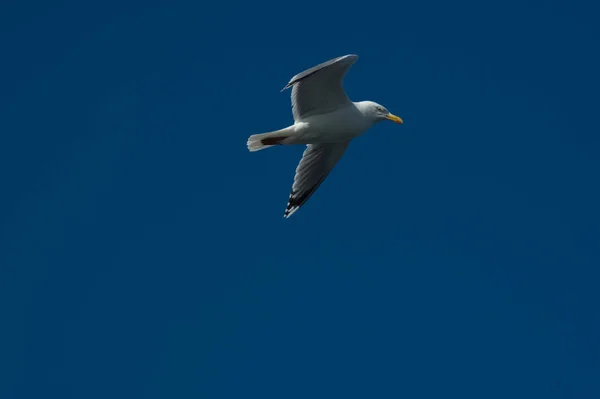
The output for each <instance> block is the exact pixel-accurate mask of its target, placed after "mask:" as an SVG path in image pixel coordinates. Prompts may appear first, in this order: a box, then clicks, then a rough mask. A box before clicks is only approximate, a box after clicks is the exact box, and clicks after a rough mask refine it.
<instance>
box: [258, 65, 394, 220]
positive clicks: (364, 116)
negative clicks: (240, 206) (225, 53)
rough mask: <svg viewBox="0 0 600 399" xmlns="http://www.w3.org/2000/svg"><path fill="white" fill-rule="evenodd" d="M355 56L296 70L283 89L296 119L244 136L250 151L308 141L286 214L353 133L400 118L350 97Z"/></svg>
mask: <svg viewBox="0 0 600 399" xmlns="http://www.w3.org/2000/svg"><path fill="white" fill-rule="evenodd" d="M357 60H358V56H357V55H355V54H348V55H344V56H341V57H337V58H334V59H331V60H329V61H326V62H324V63H322V64H319V65H317V66H314V67H312V68H310V69H307V70H306V71H304V72H301V73H299V74H297V75H295V76H294V77H293V78H292V79H291V80H290V81H289V82H288V84H287V85H286V86H285V87H284V88H283V89H282V90H281V91H284V90H286V89H289V88H290V87H291V88H292V114H293V116H294V124H293V125H291V126H288V127H286V128H284V129H280V130H276V131H272V132H269V133H262V134H254V135H251V136H250V137H249V138H248V142H247V146H248V150H250V151H252V152H253V151H260V150H264V149H265V148H269V147H273V146H276V145H295V144H301V145H306V149H305V150H304V153H303V155H302V159H301V160H300V163H299V164H298V167H297V168H296V175H295V177H294V183H293V185H292V191H291V193H290V198H289V200H288V203H287V206H286V208H285V212H284V215H283V216H284V218H289V217H290V216H292V215H293V214H294V213H295V212H296V211H297V210H298V209H300V207H301V206H302V205H304V204H305V203H306V201H307V200H308V199H309V198H310V197H311V196H312V195H313V194H314V192H315V191H316V190H317V188H319V186H320V185H321V183H323V181H324V180H325V178H326V177H327V176H328V175H329V172H331V170H332V169H333V167H334V166H335V164H336V163H337V162H338V161H339V160H340V158H341V157H342V155H344V151H346V148H347V147H348V144H350V141H351V140H352V139H353V138H355V137H358V136H360V135H361V134H363V133H364V132H365V131H367V130H368V129H369V128H370V127H371V126H373V125H374V124H375V123H377V122H380V121H383V120H390V121H393V122H396V123H399V124H402V123H404V122H403V121H402V119H401V118H400V117H398V116H396V115H394V114H391V113H390V111H388V110H387V109H386V108H385V107H384V106H382V105H380V104H377V103H376V102H373V101H359V102H352V101H351V100H350V99H349V98H348V96H347V95H346V92H345V91H344V87H343V80H344V76H345V75H346V72H348V69H350V67H351V66H352V65H353V64H354V63H355V62H356V61H357Z"/></svg>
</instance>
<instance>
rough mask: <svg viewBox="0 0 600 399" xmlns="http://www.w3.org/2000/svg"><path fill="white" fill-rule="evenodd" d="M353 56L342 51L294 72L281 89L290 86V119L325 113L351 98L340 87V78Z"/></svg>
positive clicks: (349, 65) (354, 57)
mask: <svg viewBox="0 0 600 399" xmlns="http://www.w3.org/2000/svg"><path fill="white" fill-rule="evenodd" d="M357 60H358V56H357V55H354V54H349V55H344V56H342V57H338V58H334V59H332V60H329V61H327V62H324V63H322V64H319V65H317V66H314V67H312V68H310V69H307V70H306V71H304V72H302V73H299V74H298V75H296V76H294V77H293V78H292V79H291V80H290V82H289V83H288V84H287V85H286V86H285V87H284V88H283V90H285V89H287V88H290V87H292V113H293V114H294V120H298V119H300V118H301V117H303V116H308V115H312V114H322V113H326V112H329V111H332V110H334V109H337V108H339V107H342V106H344V105H348V104H350V103H351V101H350V99H349V98H348V96H347V95H346V92H345V91H344V87H343V80H344V76H345V75H346V72H347V71H348V69H350V67H351V66H352V64H354V63H355V62H356V61H357ZM283 90H282V91H283Z"/></svg>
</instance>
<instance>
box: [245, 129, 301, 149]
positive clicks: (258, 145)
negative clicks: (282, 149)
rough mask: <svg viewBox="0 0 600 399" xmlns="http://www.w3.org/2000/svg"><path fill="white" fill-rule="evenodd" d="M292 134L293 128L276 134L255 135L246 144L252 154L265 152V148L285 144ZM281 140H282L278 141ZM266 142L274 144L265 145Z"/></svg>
mask: <svg viewBox="0 0 600 399" xmlns="http://www.w3.org/2000/svg"><path fill="white" fill-rule="evenodd" d="M292 134H294V127H293V126H290V127H286V128H285V129H281V130H276V131H274V132H269V133H261V134H253V135H252V136H250V137H248V142H247V143H246V144H247V145H248V150H250V151H251V152H254V151H260V150H264V149H265V148H269V147H273V146H274V145H276V144H285V140H286V139H287V138H288V137H290V136H291V135H292ZM279 138H280V140H277V139H279ZM269 139H271V140H269ZM264 141H266V142H267V143H269V141H270V142H272V143H273V144H265V143H264Z"/></svg>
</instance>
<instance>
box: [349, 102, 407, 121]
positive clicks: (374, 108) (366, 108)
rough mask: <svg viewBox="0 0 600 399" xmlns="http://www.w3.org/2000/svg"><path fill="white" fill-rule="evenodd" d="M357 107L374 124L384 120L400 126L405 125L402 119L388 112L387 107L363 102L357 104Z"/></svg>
mask: <svg viewBox="0 0 600 399" xmlns="http://www.w3.org/2000/svg"><path fill="white" fill-rule="evenodd" d="M356 105H357V107H358V109H359V110H360V111H361V112H362V113H363V115H365V116H367V117H369V119H371V120H372V121H373V123H375V122H381V121H382V120H384V119H387V120H390V121H393V122H396V123H400V124H402V123H404V122H403V121H402V119H401V118H399V117H397V116H396V115H394V114H392V113H390V111H388V110H387V108H386V107H384V106H383V105H380V104H377V103H376V102H373V101H361V102H359V103H356Z"/></svg>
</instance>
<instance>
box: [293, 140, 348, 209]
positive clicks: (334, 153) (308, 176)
mask: <svg viewBox="0 0 600 399" xmlns="http://www.w3.org/2000/svg"><path fill="white" fill-rule="evenodd" d="M348 144H350V140H348V141H343V142H339V143H326V144H309V145H308V146H307V147H306V150H304V154H303V155H302V160H301V161H300V163H299V164H298V167H297V168H296V176H295V177H294V185H293V186H292V192H291V193H290V199H289V200H288V204H287V207H286V209H285V213H284V215H283V216H284V217H286V218H287V217H290V216H291V215H292V214H293V213H294V212H296V211H297V210H298V209H299V208H300V207H301V206H302V205H304V203H305V202H306V201H307V200H308V199H309V198H310V197H311V195H313V193H314V192H315V191H316V190H317V188H319V186H320V185H321V183H323V181H324V180H325V178H326V177H327V176H328V175H329V172H331V169H333V167H334V166H335V165H336V164H337V162H338V161H339V160H340V158H341V157H342V155H344V151H346V148H347V147H348Z"/></svg>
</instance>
